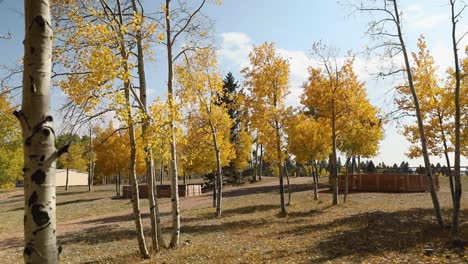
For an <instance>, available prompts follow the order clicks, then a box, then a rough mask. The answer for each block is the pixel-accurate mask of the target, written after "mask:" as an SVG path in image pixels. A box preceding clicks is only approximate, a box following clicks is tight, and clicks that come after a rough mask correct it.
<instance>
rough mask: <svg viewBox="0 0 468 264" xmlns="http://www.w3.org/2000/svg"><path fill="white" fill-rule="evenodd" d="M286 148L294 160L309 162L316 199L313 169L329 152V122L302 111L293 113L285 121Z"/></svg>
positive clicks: (316, 192)
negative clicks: (316, 118)
mask: <svg viewBox="0 0 468 264" xmlns="http://www.w3.org/2000/svg"><path fill="white" fill-rule="evenodd" d="M286 132H287V135H288V148H289V150H290V152H291V154H293V155H294V156H296V162H299V163H302V164H305V163H309V164H310V166H309V167H310V175H311V176H312V179H313V182H314V200H318V199H319V197H318V175H317V171H316V170H315V167H316V163H317V161H319V160H325V159H326V158H327V157H328V156H329V155H330V153H331V146H330V144H329V140H328V139H329V138H330V137H331V132H332V131H331V127H330V123H329V122H326V121H325V120H315V119H314V118H313V117H310V116H306V115H305V114H304V113H298V114H294V115H293V116H291V117H290V119H289V120H288V122H287V127H286Z"/></svg>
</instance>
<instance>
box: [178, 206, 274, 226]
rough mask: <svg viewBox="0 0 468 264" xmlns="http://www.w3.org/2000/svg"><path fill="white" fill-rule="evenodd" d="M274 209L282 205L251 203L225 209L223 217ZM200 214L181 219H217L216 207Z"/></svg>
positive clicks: (182, 220) (194, 220)
mask: <svg viewBox="0 0 468 264" xmlns="http://www.w3.org/2000/svg"><path fill="white" fill-rule="evenodd" d="M274 209H277V210H279V209H280V206H279V205H274V204H260V205H250V206H244V207H237V208H231V209H223V210H222V216H221V218H226V217H230V216H232V215H242V214H254V213H259V212H265V211H270V210H274ZM198 215H199V216H197V217H182V218H181V219H180V221H181V222H196V221H201V220H210V219H215V209H214V208H213V211H212V212H208V213H203V214H198Z"/></svg>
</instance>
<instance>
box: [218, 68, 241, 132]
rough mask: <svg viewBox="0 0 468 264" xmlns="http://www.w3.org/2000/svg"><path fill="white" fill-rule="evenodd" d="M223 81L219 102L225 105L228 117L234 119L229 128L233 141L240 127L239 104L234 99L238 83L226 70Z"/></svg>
mask: <svg viewBox="0 0 468 264" xmlns="http://www.w3.org/2000/svg"><path fill="white" fill-rule="evenodd" d="M223 83H224V84H223V93H222V94H221V95H219V103H220V104H224V105H225V106H226V108H227V109H228V115H229V117H230V118H231V119H232V120H234V124H233V125H232V128H231V140H232V141H234V140H235V138H236V137H237V136H238V134H239V127H240V118H239V114H240V111H239V109H238V107H239V104H238V103H237V100H236V99H237V89H238V88H239V84H238V82H237V81H236V79H235V78H234V76H233V75H232V73H231V72H228V74H227V75H226V77H225V78H224V79H223Z"/></svg>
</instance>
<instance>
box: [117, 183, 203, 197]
mask: <svg viewBox="0 0 468 264" xmlns="http://www.w3.org/2000/svg"><path fill="white" fill-rule="evenodd" d="M201 187H202V186H201V184H185V185H184V184H179V188H178V189H179V197H189V196H197V195H201V193H202V191H201ZM156 188H157V191H158V198H170V197H171V186H170V185H158V186H157V187H156ZM138 191H139V195H138V196H139V197H140V198H148V187H147V185H146V184H139V185H138ZM122 196H123V198H125V199H130V198H132V186H130V185H124V186H123V187H122Z"/></svg>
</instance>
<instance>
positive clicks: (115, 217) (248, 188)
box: [0, 177, 311, 248]
mask: <svg viewBox="0 0 468 264" xmlns="http://www.w3.org/2000/svg"><path fill="white" fill-rule="evenodd" d="M309 181H310V179H309V178H291V186H292V189H293V191H299V190H302V189H304V186H305V185H304V184H305V183H306V182H309ZM307 187H308V186H307ZM310 188H311V186H310ZM277 190H278V180H277V178H274V177H264V179H263V180H262V181H259V182H256V183H252V184H245V185H242V186H238V187H227V188H226V189H225V190H224V193H223V196H224V197H236V196H243V195H248V194H256V193H266V192H272V191H277ZM17 198H18V199H22V190H18V191H12V192H9V193H7V194H2V195H0V202H1V201H4V200H7V199H17ZM211 205H212V193H211V192H210V193H204V194H202V195H200V196H192V197H186V198H181V210H182V212H183V211H184V210H189V209H196V208H204V207H210V206H211ZM170 210H171V204H170V200H169V199H162V200H161V202H160V212H161V213H162V214H163V215H167V216H164V218H163V224H164V225H166V224H167V223H169V222H170V216H169V214H170ZM148 211H149V209H148V208H147V207H144V208H142V209H141V213H142V215H143V217H144V218H148V217H149V212H148ZM132 214H133V213H132V210H131V209H129V210H125V211H119V212H113V213H108V214H99V215H98V216H92V217H87V218H81V219H77V220H73V221H67V222H60V223H58V225H57V230H58V232H59V233H60V236H65V235H67V234H70V233H75V232H79V231H85V230H88V229H92V228H97V227H106V226H108V227H112V228H118V227H121V226H123V225H124V224H125V223H126V222H128V221H131V220H132V217H133V216H132ZM22 238H23V233H11V234H8V235H6V236H4V237H0V248H11V247H17V246H21V244H22V242H23V241H22Z"/></svg>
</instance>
